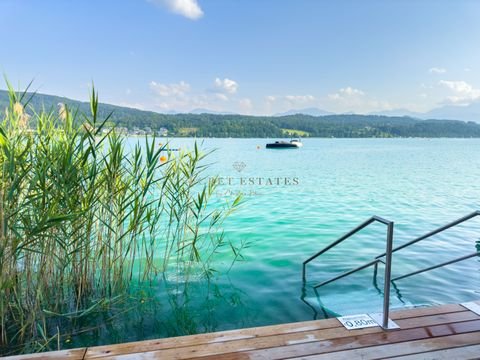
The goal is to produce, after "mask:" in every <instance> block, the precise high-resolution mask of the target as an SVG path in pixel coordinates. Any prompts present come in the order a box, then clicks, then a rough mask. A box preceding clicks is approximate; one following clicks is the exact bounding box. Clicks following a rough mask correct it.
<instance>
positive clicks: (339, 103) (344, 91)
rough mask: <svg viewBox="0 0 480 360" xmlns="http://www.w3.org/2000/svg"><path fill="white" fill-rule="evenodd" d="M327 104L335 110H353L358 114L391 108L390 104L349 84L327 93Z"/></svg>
mask: <svg viewBox="0 0 480 360" xmlns="http://www.w3.org/2000/svg"><path fill="white" fill-rule="evenodd" d="M326 101H327V104H329V105H330V106H329V108H330V109H331V110H333V111H335V112H349V111H353V112H356V113H359V114H362V113H369V112H372V111H382V110H391V109H392V108H393V106H392V104H390V103H389V102H388V101H381V100H378V99H376V98H374V97H371V96H368V95H367V94H366V93H365V92H364V91H362V90H360V89H355V88H353V87H351V86H347V87H345V88H341V89H339V90H338V91H337V92H335V93H332V94H328V95H327V99H326Z"/></svg>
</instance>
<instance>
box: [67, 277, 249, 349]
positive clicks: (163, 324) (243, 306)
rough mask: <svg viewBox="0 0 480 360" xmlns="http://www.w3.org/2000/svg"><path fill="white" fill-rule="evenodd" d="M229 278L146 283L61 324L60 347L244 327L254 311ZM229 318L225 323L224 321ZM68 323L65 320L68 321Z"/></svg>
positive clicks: (160, 280)
mask: <svg viewBox="0 0 480 360" xmlns="http://www.w3.org/2000/svg"><path fill="white" fill-rule="evenodd" d="M248 304H249V301H248V295H247V294H246V293H245V292H243V291H241V290H240V289H238V288H236V287H235V286H234V285H233V284H232V283H231V282H230V280H229V279H228V277H221V278H219V279H217V281H208V280H202V281H192V282H188V283H177V282H172V281H168V280H167V279H166V278H162V279H159V281H158V283H157V284H156V285H154V286H150V285H148V284H144V285H143V286H135V287H132V288H131V289H130V294H129V295H128V296H125V297H123V298H119V299H117V301H116V302H114V303H112V304H109V306H108V307H104V308H102V309H99V310H98V311H95V312H93V313H91V314H89V315H87V316H85V317H82V318H81V319H76V320H75V321H72V322H70V323H68V324H66V323H65V324H64V326H63V328H64V329H68V328H70V329H72V331H71V332H70V333H68V334H62V338H63V342H64V344H63V346H62V347H64V348H75V347H82V346H91V345H92V344H96V345H102V344H114V343H122V342H128V341H138V340H146V339H155V338H162V337H171V336H182V335H190V334H197V333H205V332H214V331H218V330H225V329H234V328H241V327H247V326H250V325H251V324H253V323H254V322H255V321H254V318H255V316H256V314H257V313H258V311H257V310H256V309H252V308H250V307H249V305H248ZM226 324H227V325H226ZM67 325H68V326H67Z"/></svg>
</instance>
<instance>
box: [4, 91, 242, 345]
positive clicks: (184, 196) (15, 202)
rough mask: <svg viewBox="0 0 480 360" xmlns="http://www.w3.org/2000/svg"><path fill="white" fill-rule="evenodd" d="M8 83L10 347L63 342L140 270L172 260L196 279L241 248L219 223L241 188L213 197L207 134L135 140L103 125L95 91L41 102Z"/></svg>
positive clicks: (165, 268) (181, 273) (149, 276)
mask: <svg viewBox="0 0 480 360" xmlns="http://www.w3.org/2000/svg"><path fill="white" fill-rule="evenodd" d="M7 85H8V88H9V96H10V103H9V107H8V108H7V109H6V111H5V115H4V118H3V121H2V123H1V125H0V167H1V175H0V176H1V178H0V198H1V202H0V354H1V353H11V352H15V351H22V349H23V351H33V350H43V349H47V348H55V347H60V337H61V336H62V331H63V330H64V329H63V326H65V324H66V322H67V323H68V321H73V320H75V319H78V318H81V317H83V316H87V315H88V314H91V313H92V312H94V311H97V310H98V309H100V308H104V307H108V306H110V304H111V303H112V302H115V301H116V300H117V299H118V296H119V295H124V294H126V293H127V292H128V289H129V286H130V285H131V283H132V282H133V281H136V282H145V281H147V282H153V281H162V280H161V279H162V278H163V277H159V276H158V275H159V274H165V273H167V272H170V271H173V272H174V273H175V274H176V275H175V276H176V277H177V278H180V277H181V278H182V283H185V284H186V283H188V281H189V279H190V277H191V276H204V277H207V278H209V277H211V276H212V274H213V273H214V270H213V264H214V263H215V260H216V259H217V258H218V257H219V256H221V257H222V259H224V257H225V256H228V255H231V257H230V259H232V258H233V260H236V259H238V258H239V257H238V254H237V252H238V249H239V248H241V246H240V247H237V246H236V245H235V244H231V243H229V242H227V241H226V240H225V237H224V235H223V232H222V231H221V228H220V227H221V224H222V222H223V220H224V219H225V218H226V217H227V216H228V215H229V214H230V213H231V211H233V210H234V209H235V208H236V207H237V206H238V204H239V201H240V199H239V198H237V199H234V200H233V201H232V202H231V203H224V204H217V206H212V204H209V200H210V199H211V197H212V195H213V193H214V190H215V184H216V181H209V180H208V177H207V175H206V168H207V167H206V166H205V165H203V163H202V160H203V159H204V157H205V156H206V155H205V154H202V153H201V151H200V149H199V148H198V146H197V144H195V147H194V149H193V151H191V152H183V153H179V154H177V155H175V154H174V153H173V152H169V151H168V148H167V147H166V146H161V147H158V146H156V142H155V138H150V139H148V138H146V139H145V144H144V145H143V146H141V145H140V144H137V145H136V146H135V147H134V148H133V149H131V150H128V149H127V147H126V144H125V138H124V136H122V135H119V134H117V133H116V132H115V131H114V130H107V129H106V128H105V127H104V124H105V122H107V121H108V120H109V119H110V116H107V117H106V118H105V119H102V120H100V119H99V118H98V106H99V103H98V95H97V93H96V92H95V90H93V91H92V93H91V98H90V108H91V111H90V114H88V115H86V114H79V113H77V112H74V111H71V109H69V108H68V106H67V105H64V104H61V105H60V109H59V111H58V112H57V111H55V110H51V111H46V110H42V111H35V109H33V108H30V107H29V106H28V99H26V93H23V94H18V93H16V92H15V91H14V90H13V89H12V87H11V86H10V84H8V82H7ZM28 112H30V113H31V115H30V114H29V113H28ZM167 154H168V157H167V156H165V155H167ZM164 156H165V157H164ZM161 158H162V159H161ZM167 158H168V161H166V159H167ZM224 245H228V246H224ZM230 261H231V260H230ZM20 345H21V346H22V348H18V349H17V350H14V351H12V349H16V348H15V347H16V346H20ZM2 349H3V350H2Z"/></svg>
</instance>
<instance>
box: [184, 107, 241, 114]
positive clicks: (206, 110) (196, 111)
mask: <svg viewBox="0 0 480 360" xmlns="http://www.w3.org/2000/svg"><path fill="white" fill-rule="evenodd" d="M184 114H215V115H235V113H233V112H228V111H215V110H210V109H202V108H199V109H193V110H190V111H188V112H184Z"/></svg>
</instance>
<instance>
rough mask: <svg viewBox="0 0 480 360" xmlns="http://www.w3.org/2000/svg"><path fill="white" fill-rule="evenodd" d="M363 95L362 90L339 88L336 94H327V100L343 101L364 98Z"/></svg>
mask: <svg viewBox="0 0 480 360" xmlns="http://www.w3.org/2000/svg"><path fill="white" fill-rule="evenodd" d="M364 95H365V93H364V92H363V91H362V90H359V89H355V88H352V87H350V86H347V87H346V88H341V89H340V90H338V92H336V93H333V94H329V95H328V98H329V99H331V100H345V99H347V98H352V97H358V96H364Z"/></svg>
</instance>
